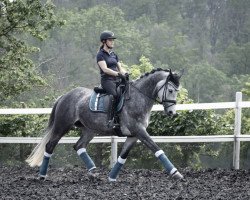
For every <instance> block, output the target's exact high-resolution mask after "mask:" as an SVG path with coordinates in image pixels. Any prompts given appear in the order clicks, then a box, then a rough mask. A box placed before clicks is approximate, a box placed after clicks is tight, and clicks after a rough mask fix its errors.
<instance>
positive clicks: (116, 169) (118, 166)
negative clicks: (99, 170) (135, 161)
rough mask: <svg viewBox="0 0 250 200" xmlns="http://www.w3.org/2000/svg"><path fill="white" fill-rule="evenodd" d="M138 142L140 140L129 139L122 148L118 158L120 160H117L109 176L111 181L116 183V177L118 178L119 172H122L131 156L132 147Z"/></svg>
mask: <svg viewBox="0 0 250 200" xmlns="http://www.w3.org/2000/svg"><path fill="white" fill-rule="evenodd" d="M137 140H138V139H137V138H136V137H127V139H126V141H125V143H124V145H123V147H122V151H121V153H120V156H119V157H118V160H117V162H116V164H115V166H114V167H113V168H112V170H111V172H110V174H109V181H116V177H117V175H118V173H119V171H120V170H121V168H122V166H123V165H124V163H125V162H126V159H127V157H128V154H129V152H130V150H131V149H132V147H133V146H134V145H135V144H136V142H137Z"/></svg>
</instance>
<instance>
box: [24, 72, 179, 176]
mask: <svg viewBox="0 0 250 200" xmlns="http://www.w3.org/2000/svg"><path fill="white" fill-rule="evenodd" d="M180 77H181V76H180V75H178V74H176V73H172V72H171V70H162V69H156V70H152V71H151V72H149V73H146V74H144V75H143V76H142V77H140V78H139V79H137V80H135V81H132V82H130V83H129V84H130V93H129V96H130V98H129V100H126V101H125V102H124V106H123V109H122V111H121V112H120V113H119V114H118V115H119V118H120V127H121V131H122V134H123V135H124V136H127V139H126V141H125V143H124V145H123V148H122V150H121V153H120V156H119V157H118V161H117V163H116V164H115V165H114V167H113V168H112V169H111V172H110V174H109V181H116V177H117V175H118V173H119V171H120V169H121V168H122V166H123V164H124V163H125V161H126V158H127V156H128V154H129V151H130V150H131V148H132V147H133V146H134V145H135V143H136V142H137V140H138V139H139V140H140V141H141V142H142V143H143V144H145V145H146V146H147V147H148V148H149V149H150V150H151V151H152V152H153V153H154V154H155V156H156V157H157V158H158V159H159V160H160V161H161V162H162V164H163V166H164V168H165V169H166V171H167V172H168V173H169V174H170V175H171V176H172V177H174V178H177V179H182V178H183V176H182V175H181V174H180V173H179V172H178V171H177V169H176V168H175V167H174V165H173V164H172V163H171V162H170V161H169V159H168V158H167V156H166V155H165V153H164V152H163V150H161V149H160V147H159V146H158V145H157V144H156V143H155V142H154V141H153V140H152V139H151V137H150V135H149V134H148V133H147V131H146V128H147V126H148V124H149V117H150V112H151V109H152V107H153V104H154V102H155V101H158V102H159V103H162V104H163V106H164V111H165V113H166V114H167V115H173V114H175V112H176V111H175V105H176V96H177V92H178V88H179V79H180ZM91 93H92V90H91V89H87V88H83V87H79V88H76V89H73V90H72V91H70V92H68V93H67V94H65V95H63V96H61V97H60V98H59V99H57V101H56V102H55V104H54V107H53V109H52V113H51V115H50V119H49V124H48V127H47V131H46V135H45V136H44V138H43V139H42V141H41V142H40V144H38V145H37V146H36V147H35V149H34V150H33V152H32V153H31V155H30V156H29V158H27V160H26V161H27V162H28V163H29V165H30V166H40V172H39V176H40V177H41V178H45V177H46V174H47V168H48V164H49V159H50V157H51V155H52V152H53V150H54V148H55V146H56V145H57V144H58V142H59V140H60V139H61V138H62V137H63V136H64V135H65V134H66V133H67V132H68V131H69V130H70V129H71V128H72V127H74V126H77V127H79V128H80V129H81V137H80V139H79V140H78V141H77V142H76V144H75V145H74V149H75V150H76V151H77V154H78V155H79V156H80V158H81V159H82V160H83V162H84V163H85V165H86V167H87V169H88V174H89V175H90V176H93V177H95V176H96V173H95V170H94V169H95V168H96V167H95V164H94V162H93V161H92V159H91V158H90V156H89V155H88V153H87V151H86V148H87V145H88V144H89V142H90V141H91V140H92V139H93V137H94V136H96V135H103V136H104V135H113V134H114V130H113V129H111V128H108V127H107V124H106V123H107V115H106V113H96V112H92V111H91V110H90V109H89V100H90V96H91Z"/></svg>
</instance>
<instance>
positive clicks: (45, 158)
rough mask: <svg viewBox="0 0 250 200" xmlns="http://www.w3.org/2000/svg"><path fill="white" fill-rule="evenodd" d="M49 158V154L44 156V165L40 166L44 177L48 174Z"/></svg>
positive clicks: (41, 174)
mask: <svg viewBox="0 0 250 200" xmlns="http://www.w3.org/2000/svg"><path fill="white" fill-rule="evenodd" d="M49 159H50V157H47V156H44V157H43V162H42V165H41V166H40V170H39V175H40V176H42V177H45V176H46V174H47V170H48V165H49Z"/></svg>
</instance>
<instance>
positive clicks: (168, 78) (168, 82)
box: [131, 75, 178, 109]
mask: <svg viewBox="0 0 250 200" xmlns="http://www.w3.org/2000/svg"><path fill="white" fill-rule="evenodd" d="M169 84H171V85H172V86H173V87H174V88H175V90H176V91H178V89H177V88H178V87H177V86H176V85H175V84H174V83H173V82H172V81H170V75H168V76H167V78H166V82H165V83H164V84H163V85H162V86H161V87H160V88H159V89H158V90H157V91H156V94H157V97H158V93H159V92H160V90H161V89H162V88H163V87H164V89H163V94H162V101H159V100H157V97H156V98H153V97H150V96H149V95H147V94H144V93H143V92H142V91H141V90H140V89H138V88H137V87H135V86H134V85H133V84H132V83H131V86H132V87H133V88H135V89H136V90H137V91H138V92H140V93H141V94H143V95H144V96H146V97H148V98H149V99H151V100H154V101H156V102H157V103H159V104H162V105H163V107H164V109H167V108H169V107H171V106H174V105H176V100H171V99H168V98H167V89H168V85H169ZM165 103H170V104H169V105H168V106H167V105H166V104H165Z"/></svg>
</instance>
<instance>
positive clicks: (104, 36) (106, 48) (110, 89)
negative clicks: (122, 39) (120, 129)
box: [96, 31, 127, 127]
mask: <svg viewBox="0 0 250 200" xmlns="http://www.w3.org/2000/svg"><path fill="white" fill-rule="evenodd" d="M115 39H116V37H115V35H114V33H113V32H111V31H104V32H102V33H101V35H100V41H101V43H102V44H101V46H100V49H99V51H98V53H97V56H96V60H97V64H98V66H99V68H100V74H101V85H102V88H103V89H104V90H106V92H107V93H108V94H110V95H112V96H113V98H112V100H111V105H110V109H109V113H108V127H116V126H117V125H118V124H115V121H114V116H115V114H116V107H117V104H118V101H119V94H118V93H117V85H116V82H117V80H118V79H122V80H126V76H127V74H126V73H125V71H124V70H123V69H122V67H121V63H120V62H119V59H118V56H117V55H116V54H115V53H114V52H113V51H112V49H113V47H114V40H115Z"/></svg>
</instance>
